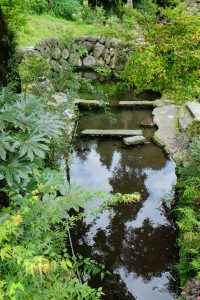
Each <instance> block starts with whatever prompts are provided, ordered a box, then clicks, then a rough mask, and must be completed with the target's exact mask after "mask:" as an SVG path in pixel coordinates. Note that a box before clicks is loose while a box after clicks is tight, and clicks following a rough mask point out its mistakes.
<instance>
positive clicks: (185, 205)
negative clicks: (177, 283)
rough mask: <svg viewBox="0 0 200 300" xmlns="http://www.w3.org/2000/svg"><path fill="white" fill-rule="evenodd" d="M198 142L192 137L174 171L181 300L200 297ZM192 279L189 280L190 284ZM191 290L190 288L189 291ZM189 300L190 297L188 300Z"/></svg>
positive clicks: (199, 156)
mask: <svg viewBox="0 0 200 300" xmlns="http://www.w3.org/2000/svg"><path fill="white" fill-rule="evenodd" d="M199 158H200V139H199V137H198V138H194V139H193V142H192V143H191V145H190V148H189V149H188V151H187V152H186V154H185V156H184V157H183V160H184V162H185V163H184V165H182V166H180V167H179V168H178V174H179V180H178V182H177V185H176V187H177V189H178V197H179V200H178V201H179V202H178V208H177V217H178V222H177V223H178V226H179V240H178V242H179V247H180V252H179V255H180V260H179V263H178V264H177V269H178V272H179V275H180V280H181V286H182V287H184V286H185V284H186V283H187V285H186V288H185V290H184V291H183V293H182V296H184V299H197V298H195V296H196V297H197V296H200V259H199V257H200V244H199V241H200V231H199V228H200V214H199V211H200V201H199V200H200V163H199ZM191 280H193V281H191ZM192 287H193V288H192ZM190 297H191V298H190Z"/></svg>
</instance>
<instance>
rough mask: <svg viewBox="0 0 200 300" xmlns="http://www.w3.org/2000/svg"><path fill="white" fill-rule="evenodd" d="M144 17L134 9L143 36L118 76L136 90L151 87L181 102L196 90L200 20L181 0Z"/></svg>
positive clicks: (199, 80)
mask: <svg viewBox="0 0 200 300" xmlns="http://www.w3.org/2000/svg"><path fill="white" fill-rule="evenodd" d="M160 14H161V15H162V18H163V19H162V21H158V20H157V19H156V15H155V14H154V15H153V16H152V15H150V16H147V15H146V14H140V13H139V12H138V11H136V10H135V18H136V20H137V22H138V24H139V25H140V28H141V29H142V34H143V36H144V38H145V40H144V42H143V43H139V44H138V45H136V46H135V47H134V50H133V51H132V53H131V56H130V60H129V62H128V64H127V67H126V68H125V70H124V72H123V73H122V74H121V77H122V78H123V79H124V80H125V81H126V82H128V84H129V86H135V87H136V89H137V91H138V92H140V91H142V90H146V89H151V90H154V91H158V92H161V93H163V95H165V96H166V97H171V98H172V99H174V100H175V101H176V102H179V103H183V102H185V101H188V100H194V99H196V98H198V96H199V92H200V88H199V87H200V79H199V78H200V77H199V65H200V48H199V39H200V20H199V18H198V17H195V16H191V15H189V14H188V13H187V12H186V9H185V4H184V3H182V4H180V5H178V6H177V7H175V8H174V9H172V8H165V9H164V8H163V9H160Z"/></svg>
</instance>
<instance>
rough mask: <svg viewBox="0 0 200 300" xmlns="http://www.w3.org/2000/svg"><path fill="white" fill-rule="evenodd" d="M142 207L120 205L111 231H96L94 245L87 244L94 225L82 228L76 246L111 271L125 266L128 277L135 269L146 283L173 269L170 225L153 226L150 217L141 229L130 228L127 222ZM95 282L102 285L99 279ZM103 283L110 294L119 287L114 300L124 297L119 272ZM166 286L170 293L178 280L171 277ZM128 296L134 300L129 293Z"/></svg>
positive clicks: (173, 235) (172, 232) (115, 210)
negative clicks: (170, 267) (79, 242)
mask: <svg viewBox="0 0 200 300" xmlns="http://www.w3.org/2000/svg"><path fill="white" fill-rule="evenodd" d="M139 209H140V206H137V205H135V206H134V205H133V206H129V207H125V206H124V207H123V206H122V205H120V206H119V207H117V208H115V209H114V216H113V217H112V218H111V219H110V224H109V228H108V230H106V231H104V230H102V229H101V228H99V229H98V230H97V231H96V234H95V236H94V238H93V241H94V245H93V246H92V247H91V246H89V245H88V244H87V236H88V235H87V233H88V232H89V231H90V230H91V229H92V224H91V225H87V226H86V227H84V226H81V227H79V230H80V232H78V233H77V234H78V236H79V237H80V240H81V244H82V245H80V244H79V245H76V251H78V252H79V253H81V254H82V255H84V256H91V257H93V258H94V259H96V260H97V261H98V262H100V263H103V264H105V266H106V269H108V270H111V271H114V270H117V269H119V268H120V267H122V268H123V270H124V271H125V274H126V275H127V276H128V274H130V273H131V272H133V273H134V274H136V276H138V277H141V278H143V280H144V281H145V282H146V283H148V282H149V281H150V280H151V279H153V278H154V277H159V276H160V277H161V276H162V273H164V272H168V271H170V270H169V266H170V264H171V263H172V262H174V261H173V260H174V259H175V257H174V256H175V255H176V253H175V252H174V245H175V238H176V235H175V232H174V231H173V228H172V227H171V226H169V225H167V224H166V225H160V226H157V227H154V226H153V224H152V223H151V222H150V220H149V219H146V220H144V222H143V225H142V227H140V228H127V227H126V225H125V224H126V222H127V221H128V220H130V219H131V216H133V215H135V214H136V215H137V212H138V210H139ZM127 215H128V216H127ZM132 219H133V217H132ZM76 236H77V235H76ZM110 282H111V286H110ZM96 284H99V282H98V280H97V281H96ZM103 286H104V289H105V292H106V293H107V294H108V295H110V297H111V295H115V290H119V292H116V295H115V296H116V298H114V299H121V298H120V295H122V294H120V290H121V291H122V290H123V289H124V287H123V286H124V283H123V282H120V281H119V276H117V274H114V275H111V277H109V278H106V279H105V282H104V283H103ZM164 288H165V290H168V291H169V292H171V293H173V292H174V291H175V282H174V279H173V278H172V277H171V276H170V278H169V280H168V283H167V285H166V286H165V287H164ZM118 296H119V298H117V297H118ZM127 297H128V298H127V299H133V298H130V297H129V296H128V295H127ZM105 299H112V298H109V297H108V298H105ZM124 299H126V298H124Z"/></svg>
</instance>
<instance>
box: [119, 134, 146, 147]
mask: <svg viewBox="0 0 200 300" xmlns="http://www.w3.org/2000/svg"><path fill="white" fill-rule="evenodd" d="M123 141H124V143H125V144H126V145H127V146H137V145H141V144H144V143H145V142H146V139H145V137H144V136H142V135H140V136H130V137H126V138H123Z"/></svg>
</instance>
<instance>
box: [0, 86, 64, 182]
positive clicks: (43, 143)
mask: <svg viewBox="0 0 200 300" xmlns="http://www.w3.org/2000/svg"><path fill="white" fill-rule="evenodd" d="M9 97H10V98H9ZM13 98H14V99H13ZM13 100H14V101H15V102H14V101H13ZM0 103H1V108H0V120H1V121H0V182H1V185H2V186H4V185H5V183H3V182H6V184H8V185H9V186H11V187H12V186H15V185H16V186H20V185H21V184H25V182H26V183H27V181H28V180H29V175H30V174H31V173H32V171H33V168H34V166H36V165H38V162H39V161H38V159H39V160H41V159H44V158H45V155H46V153H47V152H49V151H50V148H49V144H50V143H51V141H52V140H53V139H55V138H58V137H59V136H61V135H62V130H63V128H64V123H63V121H61V119H60V118H59V116H58V115H56V114H54V113H53V112H51V111H48V107H47V105H46V104H45V102H44V101H42V100H41V99H40V98H37V97H35V96H31V95H25V94H20V95H15V96H14V95H12V94H7V93H6V92H5V90H4V91H3V92H2V93H1V95H0Z"/></svg>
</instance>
